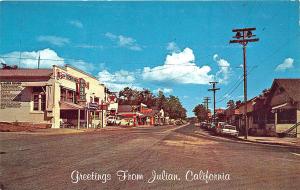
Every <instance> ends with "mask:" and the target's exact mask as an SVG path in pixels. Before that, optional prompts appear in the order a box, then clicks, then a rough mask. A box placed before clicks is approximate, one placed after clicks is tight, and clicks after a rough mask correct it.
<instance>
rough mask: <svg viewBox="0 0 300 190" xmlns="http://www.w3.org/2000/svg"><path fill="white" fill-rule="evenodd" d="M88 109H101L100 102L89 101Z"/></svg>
mask: <svg viewBox="0 0 300 190" xmlns="http://www.w3.org/2000/svg"><path fill="white" fill-rule="evenodd" d="M88 109H90V110H98V109H99V104H98V103H95V102H90V103H88Z"/></svg>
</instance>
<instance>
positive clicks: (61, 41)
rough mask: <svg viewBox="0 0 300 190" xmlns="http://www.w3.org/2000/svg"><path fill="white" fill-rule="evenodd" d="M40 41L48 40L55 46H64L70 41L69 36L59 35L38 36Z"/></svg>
mask: <svg viewBox="0 0 300 190" xmlns="http://www.w3.org/2000/svg"><path fill="white" fill-rule="evenodd" d="M37 41H39V42H47V43H50V44H52V45H55V46H64V45H66V44H68V43H70V40H69V39H68V38H63V37H58V36H39V37H37Z"/></svg>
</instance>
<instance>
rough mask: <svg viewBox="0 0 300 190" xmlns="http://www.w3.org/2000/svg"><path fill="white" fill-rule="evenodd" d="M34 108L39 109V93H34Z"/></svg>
mask: <svg viewBox="0 0 300 190" xmlns="http://www.w3.org/2000/svg"><path fill="white" fill-rule="evenodd" d="M33 110H34V111H38V110H39V94H34V95H33Z"/></svg>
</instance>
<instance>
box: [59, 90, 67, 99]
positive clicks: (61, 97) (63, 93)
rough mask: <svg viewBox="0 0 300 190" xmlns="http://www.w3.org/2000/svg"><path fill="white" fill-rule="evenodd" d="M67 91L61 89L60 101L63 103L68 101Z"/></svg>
mask: <svg viewBox="0 0 300 190" xmlns="http://www.w3.org/2000/svg"><path fill="white" fill-rule="evenodd" d="M66 96H67V95H66V89H64V88H61V89H60V100H61V101H66Z"/></svg>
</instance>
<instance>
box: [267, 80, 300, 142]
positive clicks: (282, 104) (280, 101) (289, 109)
mask: <svg viewBox="0 0 300 190" xmlns="http://www.w3.org/2000/svg"><path fill="white" fill-rule="evenodd" d="M266 103H267V104H268V105H269V106H270V108H271V110H272V112H273V113H275V117H274V128H273V130H274V131H275V132H276V133H283V132H285V131H287V130H289V129H291V127H293V126H295V128H294V129H293V130H294V131H295V133H296V135H297V137H300V126H298V127H296V125H295V124H297V123H299V122H300V79H275V80H274V81H273V84H272V87H271V89H270V94H269V96H268V98H267V99H266Z"/></svg>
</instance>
